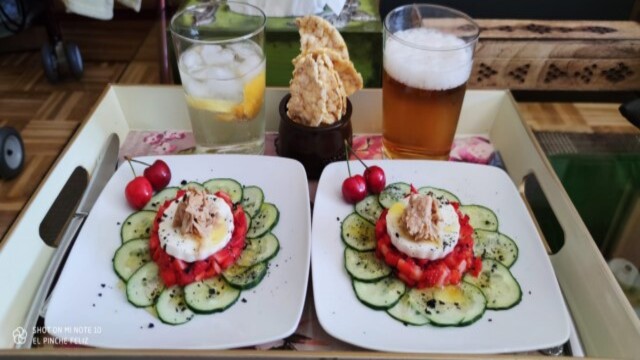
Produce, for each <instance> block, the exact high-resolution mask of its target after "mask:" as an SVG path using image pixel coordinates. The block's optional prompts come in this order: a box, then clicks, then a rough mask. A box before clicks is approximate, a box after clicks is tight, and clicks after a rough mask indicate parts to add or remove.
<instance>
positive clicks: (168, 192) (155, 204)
mask: <svg viewBox="0 0 640 360" xmlns="http://www.w3.org/2000/svg"><path fill="white" fill-rule="evenodd" d="M178 190H180V189H179V188H177V187H168V188H164V189H162V190H161V191H160V192H159V193H157V194H155V195H153V197H152V198H151V200H149V202H148V203H147V205H146V206H145V207H144V209H143V210H151V211H158V208H160V206H162V205H164V202H165V201H167V200H173V199H175V197H176V195H177V194H178Z"/></svg>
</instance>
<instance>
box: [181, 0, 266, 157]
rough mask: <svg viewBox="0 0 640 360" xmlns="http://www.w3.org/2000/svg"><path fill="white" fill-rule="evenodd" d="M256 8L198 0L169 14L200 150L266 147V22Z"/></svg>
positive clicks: (259, 149)
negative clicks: (172, 15) (199, 0)
mask: <svg viewBox="0 0 640 360" xmlns="http://www.w3.org/2000/svg"><path fill="white" fill-rule="evenodd" d="M265 23H266V16H265V15H264V13H263V12H262V10H260V9H259V8H257V7H255V6H252V5H249V4H245V3H234V2H232V1H210V2H198V3H196V4H195V5H192V6H187V7H186V8H185V9H183V10H182V11H179V12H178V13H177V14H176V15H175V16H174V17H173V18H172V19H171V25H170V29H171V35H172V38H173V44H174V48H175V52H176V57H177V59H178V70H179V71H180V79H181V80H182V87H183V89H184V92H185V97H186V101H187V108H188V110H189V117H190V119H191V127H192V128H193V135H194V137H195V140H196V152H199V153H246V154H259V153H262V152H263V151H264V129H265V113H264V93H265V83H266V80H265V69H266V60H265V55H264V27H265Z"/></svg>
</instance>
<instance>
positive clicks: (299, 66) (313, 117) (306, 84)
mask: <svg viewBox="0 0 640 360" xmlns="http://www.w3.org/2000/svg"><path fill="white" fill-rule="evenodd" d="M289 88H290V91H291V98H290V99H289V103H288V104H287V115H288V116H289V118H291V120H293V121H295V122H297V123H300V124H303V125H307V126H314V127H315V126H318V125H320V123H321V122H322V119H323V116H324V114H326V113H327V90H326V89H325V87H324V85H323V84H322V83H321V81H320V75H319V69H318V63H317V62H316V60H315V59H314V57H313V55H310V54H309V55H307V56H304V57H303V58H301V59H300V60H299V61H298V62H297V63H296V66H295V68H294V70H293V77H292V79H291V82H290V84H289Z"/></svg>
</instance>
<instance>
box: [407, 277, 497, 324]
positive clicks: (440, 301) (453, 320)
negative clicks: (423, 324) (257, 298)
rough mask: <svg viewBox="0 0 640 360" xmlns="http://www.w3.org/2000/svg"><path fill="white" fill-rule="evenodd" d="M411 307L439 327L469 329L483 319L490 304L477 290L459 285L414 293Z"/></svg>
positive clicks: (462, 284) (473, 287)
mask: <svg viewBox="0 0 640 360" xmlns="http://www.w3.org/2000/svg"><path fill="white" fill-rule="evenodd" d="M409 297H410V299H409V301H410V303H411V305H412V306H413V307H414V308H415V309H416V310H419V311H420V312H421V313H422V315H423V316H424V317H426V318H427V319H428V320H429V322H430V323H431V324H433V325H436V326H467V325H470V324H472V323H474V322H475V321H477V320H478V319H480V318H481V317H482V314H484V312H485V310H486V308H487V307H486V304H487V300H486V299H485V297H484V295H482V291H480V289H478V288H477V287H475V286H473V285H470V284H467V283H465V282H461V283H460V284H459V285H448V286H444V287H441V288H440V287H433V288H424V289H412V290H410V291H409Z"/></svg>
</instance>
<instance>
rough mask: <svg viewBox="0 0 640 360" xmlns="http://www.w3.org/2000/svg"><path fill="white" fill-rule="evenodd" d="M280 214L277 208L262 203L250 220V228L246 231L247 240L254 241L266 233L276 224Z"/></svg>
mask: <svg viewBox="0 0 640 360" xmlns="http://www.w3.org/2000/svg"><path fill="white" fill-rule="evenodd" d="M279 218H280V212H279V211H278V208H277V207H276V206H275V205H273V204H270V203H263V204H262V205H261V206H260V210H258V212H257V213H256V215H255V216H254V217H253V218H252V219H251V227H249V231H247V238H249V239H255V238H259V237H261V236H262V235H264V234H266V233H268V232H269V231H271V229H273V227H274V226H276V224H277V223H278V219H279Z"/></svg>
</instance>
